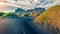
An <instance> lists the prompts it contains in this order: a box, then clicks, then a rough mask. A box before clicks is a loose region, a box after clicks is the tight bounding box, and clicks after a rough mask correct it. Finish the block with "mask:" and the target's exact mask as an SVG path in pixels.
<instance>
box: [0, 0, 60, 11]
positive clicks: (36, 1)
mask: <svg viewBox="0 0 60 34" xmlns="http://www.w3.org/2000/svg"><path fill="white" fill-rule="evenodd" d="M59 1H60V0H6V5H8V6H14V7H16V8H22V9H24V10H28V9H34V8H39V7H42V8H46V9H48V8H49V7H51V6H54V5H56V4H60V2H59ZM0 3H1V2H0ZM2 3H4V2H2ZM13 9H14V8H13Z"/></svg>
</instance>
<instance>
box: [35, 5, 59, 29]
mask: <svg viewBox="0 0 60 34" xmlns="http://www.w3.org/2000/svg"><path fill="white" fill-rule="evenodd" d="M35 22H38V23H40V24H41V23H44V24H45V25H47V26H48V24H51V25H52V26H53V27H54V28H55V29H58V30H60V5H57V6H54V7H51V8H49V9H48V10H47V11H44V12H43V13H42V14H40V15H39V16H38V17H37V18H36V19H35Z"/></svg>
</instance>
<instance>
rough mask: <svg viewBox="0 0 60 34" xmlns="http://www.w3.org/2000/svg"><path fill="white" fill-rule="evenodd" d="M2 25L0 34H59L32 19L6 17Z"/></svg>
mask: <svg viewBox="0 0 60 34" xmlns="http://www.w3.org/2000/svg"><path fill="white" fill-rule="evenodd" d="M0 24H1V27H0V34H57V31H56V30H55V29H50V28H49V29H46V27H44V26H43V25H42V24H38V23H36V22H33V19H32V18H30V17H8V18H7V17H6V18H3V19H1V20H0ZM2 28H3V29H2Z"/></svg>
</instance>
